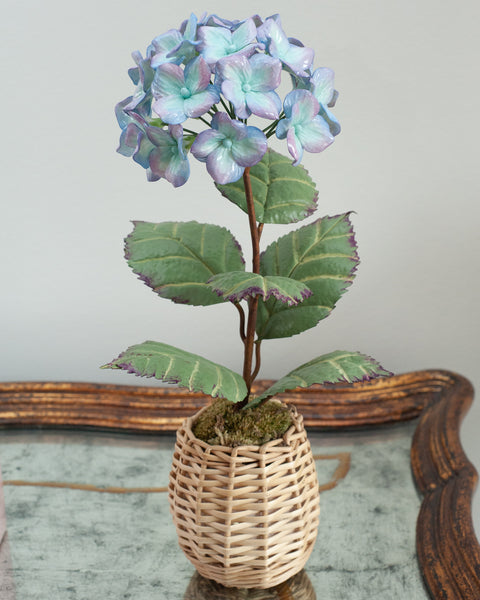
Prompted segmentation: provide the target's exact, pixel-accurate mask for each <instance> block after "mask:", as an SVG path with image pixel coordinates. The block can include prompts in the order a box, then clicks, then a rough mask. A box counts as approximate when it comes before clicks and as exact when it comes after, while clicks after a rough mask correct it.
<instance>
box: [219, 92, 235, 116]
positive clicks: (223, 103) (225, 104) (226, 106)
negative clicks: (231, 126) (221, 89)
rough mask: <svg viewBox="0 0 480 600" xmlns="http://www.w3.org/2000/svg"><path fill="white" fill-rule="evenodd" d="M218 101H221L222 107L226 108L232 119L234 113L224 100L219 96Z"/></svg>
mask: <svg viewBox="0 0 480 600" xmlns="http://www.w3.org/2000/svg"><path fill="white" fill-rule="evenodd" d="M220 102H221V103H222V106H223V108H224V109H225V110H226V112H227V115H228V116H229V117H230V118H231V119H234V118H235V115H234V114H233V113H232V111H231V110H230V108H229V107H228V105H227V103H226V102H225V100H224V99H223V98H222V97H221V96H220Z"/></svg>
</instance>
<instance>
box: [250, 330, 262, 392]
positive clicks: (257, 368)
mask: <svg viewBox="0 0 480 600" xmlns="http://www.w3.org/2000/svg"><path fill="white" fill-rule="evenodd" d="M261 343H262V340H257V341H256V342H255V370H254V371H253V373H252V382H253V381H255V377H256V376H257V375H258V372H259V371H260V364H261V356H260V345H261Z"/></svg>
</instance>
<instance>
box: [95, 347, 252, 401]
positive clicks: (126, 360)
mask: <svg viewBox="0 0 480 600" xmlns="http://www.w3.org/2000/svg"><path fill="white" fill-rule="evenodd" d="M102 368H103V369H123V370H124V371H128V372H129V373H134V374H135V375H140V376H143V377H155V378H156V379H160V380H161V381H165V382H166V383H177V384H178V385H180V386H182V387H186V388H188V389H189V390H190V391H191V392H204V393H205V394H209V395H210V396H212V397H213V398H217V397H220V398H226V399H227V400H230V401H231V402H240V401H241V400H243V399H244V398H245V396H246V395H247V386H246V385H245V382H244V381H243V379H242V377H241V376H240V375H239V374H238V373H235V372H234V371H231V370H230V369H227V367H222V366H221V365H218V364H216V363H214V362H212V361H210V360H207V359H206V358H202V357H201V356H198V355H197V354H192V353H191V352H186V351H185V350H180V348H175V346H169V345H168V344H162V343H160V342H151V341H148V342H143V344H137V345H135V346H131V347H130V348H128V349H127V350H126V351H125V352H123V353H122V354H120V356H119V357H118V358H116V359H115V360H113V361H112V362H111V363H108V364H107V365H105V366H103V367H102Z"/></svg>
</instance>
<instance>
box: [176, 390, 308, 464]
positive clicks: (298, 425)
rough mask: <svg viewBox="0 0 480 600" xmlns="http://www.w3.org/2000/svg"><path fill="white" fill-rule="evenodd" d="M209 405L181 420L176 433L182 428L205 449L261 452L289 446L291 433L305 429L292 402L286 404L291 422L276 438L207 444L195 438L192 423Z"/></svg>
mask: <svg viewBox="0 0 480 600" xmlns="http://www.w3.org/2000/svg"><path fill="white" fill-rule="evenodd" d="M276 401H277V402H280V403H282V404H284V403H283V402H281V400H276ZM209 406H210V405H207V406H204V407H203V408H201V409H200V410H199V411H198V412H196V413H195V414H194V415H191V416H190V417H187V418H186V419H185V420H184V421H183V423H182V425H181V426H180V427H179V429H178V430H177V435H178V433H179V432H180V431H181V430H184V431H185V433H186V434H187V436H188V438H189V440H190V441H194V442H195V443H196V444H198V445H199V446H200V447H201V448H202V449H203V450H205V451H210V452H212V451H214V452H225V453H233V454H236V453H237V452H239V451H240V449H241V450H242V451H250V452H257V453H259V454H263V453H265V452H266V451H267V450H269V449H270V448H274V447H275V446H278V447H279V448H288V447H289V446H290V438H291V437H292V435H294V434H295V433H298V432H300V431H302V429H303V430H305V428H304V425H303V416H302V415H301V414H300V413H299V412H298V411H297V408H296V406H295V405H294V404H288V405H287V406H288V407H289V408H290V410H291V412H292V420H293V423H292V424H291V425H290V427H289V428H288V429H287V431H286V432H285V433H284V434H283V435H282V437H281V438H276V439H274V440H270V441H268V442H265V443H264V444H260V445H256V444H241V445H240V446H222V445H221V444H209V443H208V442H205V441H203V440H201V439H200V438H197V436H196V435H195V434H194V433H193V429H192V425H193V423H194V422H195V420H196V419H197V418H198V417H199V415H200V414H201V413H202V412H203V411H205V410H206V409H207V408H208V407H209ZM282 442H283V443H282Z"/></svg>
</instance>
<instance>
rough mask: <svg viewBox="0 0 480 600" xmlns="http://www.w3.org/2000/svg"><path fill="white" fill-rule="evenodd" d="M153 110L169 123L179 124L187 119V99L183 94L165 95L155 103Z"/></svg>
mask: <svg viewBox="0 0 480 600" xmlns="http://www.w3.org/2000/svg"><path fill="white" fill-rule="evenodd" d="M153 110H154V111H155V112H156V113H157V115H158V116H159V117H160V118H161V119H162V121H163V122H164V123H168V124H169V125H177V124H178V123H183V121H186V120H187V118H188V117H187V115H186V114H185V101H184V99H183V98H182V97H181V96H164V97H162V98H159V99H158V100H157V101H156V102H155V103H154V105H153Z"/></svg>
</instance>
